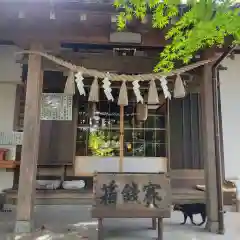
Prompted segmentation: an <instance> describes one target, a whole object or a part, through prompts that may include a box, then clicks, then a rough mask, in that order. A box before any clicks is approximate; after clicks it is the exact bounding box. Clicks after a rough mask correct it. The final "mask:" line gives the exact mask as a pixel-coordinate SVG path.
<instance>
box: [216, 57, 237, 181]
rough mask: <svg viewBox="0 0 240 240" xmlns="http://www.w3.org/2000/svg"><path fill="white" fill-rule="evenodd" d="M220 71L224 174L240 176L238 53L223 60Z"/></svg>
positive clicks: (229, 177) (228, 177) (234, 177)
mask: <svg viewBox="0 0 240 240" xmlns="http://www.w3.org/2000/svg"><path fill="white" fill-rule="evenodd" d="M222 64H223V66H225V67H227V68H228V69H227V70H226V71H220V94H221V110H222V126H223V145H224V161H225V176H226V178H227V179H236V178H240V158H239V157H240V127H239V123H240V108H239V106H240V92H239V91H240V55H237V54H236V55H235V60H231V59H229V58H227V59H225V60H224V61H223V63H222Z"/></svg>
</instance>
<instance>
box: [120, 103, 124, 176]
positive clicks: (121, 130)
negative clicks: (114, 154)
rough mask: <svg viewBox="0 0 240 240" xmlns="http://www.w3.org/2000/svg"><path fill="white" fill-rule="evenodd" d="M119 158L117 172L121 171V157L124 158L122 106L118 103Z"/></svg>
mask: <svg viewBox="0 0 240 240" xmlns="http://www.w3.org/2000/svg"><path fill="white" fill-rule="evenodd" d="M119 155H120V159H119V172H123V158H124V106H123V105H120V154H119Z"/></svg>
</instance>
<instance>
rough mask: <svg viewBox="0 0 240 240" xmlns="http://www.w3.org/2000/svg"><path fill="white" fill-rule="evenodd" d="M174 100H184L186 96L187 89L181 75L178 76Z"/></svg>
mask: <svg viewBox="0 0 240 240" xmlns="http://www.w3.org/2000/svg"><path fill="white" fill-rule="evenodd" d="M173 96H174V98H184V97H185V96H186V91H185V87H184V84H183V81H182V78H181V76H180V75H177V78H176V80H175V84H174V91H173Z"/></svg>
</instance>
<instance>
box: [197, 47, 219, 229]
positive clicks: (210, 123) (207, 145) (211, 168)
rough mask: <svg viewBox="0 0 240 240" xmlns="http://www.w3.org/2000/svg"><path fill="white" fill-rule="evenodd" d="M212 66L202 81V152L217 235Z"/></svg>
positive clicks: (209, 223)
mask: <svg viewBox="0 0 240 240" xmlns="http://www.w3.org/2000/svg"><path fill="white" fill-rule="evenodd" d="M209 55H211V52H210V51H209V52H206V53H205V57H206V58H207V57H209ZM212 67H213V65H212V64H206V65H205V66H204V67H203V79H202V81H201V89H200V98H201V118H202V119H201V125H202V136H201V140H202V151H203V154H202V156H203V158H204V171H205V185H206V203H207V216H208V220H207V225H206V228H207V229H208V230H209V231H210V232H215V233H217V232H218V230H219V214H218V197H219V196H218V191H217V172H216V161H217V159H216V149H215V147H216V144H215V126H214V105H213V104H214V101H213V74H212Z"/></svg>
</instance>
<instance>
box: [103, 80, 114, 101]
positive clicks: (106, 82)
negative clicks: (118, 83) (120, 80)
mask: <svg viewBox="0 0 240 240" xmlns="http://www.w3.org/2000/svg"><path fill="white" fill-rule="evenodd" d="M110 86H111V82H110V81H109V78H108V77H105V78H104V79H103V85H102V87H103V89H104V93H105V95H106V97H107V100H108V101H113V100H114V98H113V95H112V89H111V87H110Z"/></svg>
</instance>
